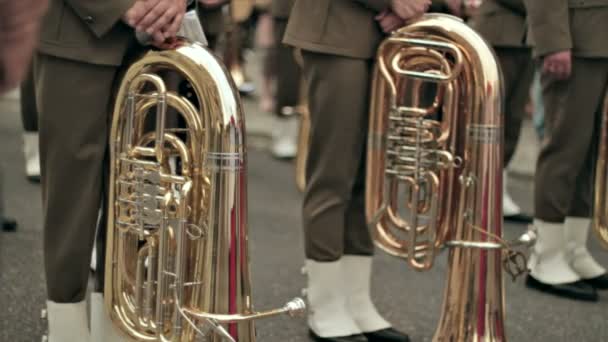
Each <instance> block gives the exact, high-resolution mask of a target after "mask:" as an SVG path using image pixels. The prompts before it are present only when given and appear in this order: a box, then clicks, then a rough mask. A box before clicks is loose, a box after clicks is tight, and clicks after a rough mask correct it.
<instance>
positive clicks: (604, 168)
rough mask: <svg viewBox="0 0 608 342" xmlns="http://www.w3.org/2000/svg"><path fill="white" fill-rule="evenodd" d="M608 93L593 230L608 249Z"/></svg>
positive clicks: (601, 127) (597, 167)
mask: <svg viewBox="0 0 608 342" xmlns="http://www.w3.org/2000/svg"><path fill="white" fill-rule="evenodd" d="M607 180H608V92H607V93H606V96H605V97H604V108H603V111H602V123H601V126H600V142H599V147H598V156H597V161H596V165H595V189H594V191H595V192H594V203H593V230H594V231H595V233H596V235H597V237H598V238H599V239H600V242H601V243H602V245H603V246H604V247H605V248H608V181H607Z"/></svg>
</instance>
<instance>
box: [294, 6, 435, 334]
mask: <svg viewBox="0 0 608 342" xmlns="http://www.w3.org/2000/svg"><path fill="white" fill-rule="evenodd" d="M429 4H430V1H426V0H422V1H418V0H396V1H388V0H358V1H352V0H314V1H313V0H297V1H296V3H295V5H294V8H293V10H292V12H291V17H290V19H289V24H288V27H287V33H286V34H285V42H286V43H287V44H290V45H293V46H295V47H297V48H300V49H302V56H303V74H304V78H305V80H306V87H307V89H306V90H307V92H308V96H309V106H310V120H311V133H310V134H311V136H310V146H309V151H310V152H309V157H308V159H307V164H306V184H307V185H306V190H305V195H304V204H303V221H304V222H303V225H304V236H305V244H306V245H305V251H306V259H307V260H306V270H307V273H308V289H307V296H308V301H309V311H308V312H309V317H308V326H309V328H310V330H309V332H310V335H311V336H312V337H313V338H314V339H315V340H316V341H366V340H367V341H409V338H408V337H407V335H405V334H403V333H400V332H398V331H396V330H394V329H393V328H391V325H390V323H388V322H387V321H386V320H384V318H382V316H380V314H379V313H378V312H377V310H376V308H375V306H374V304H373V303H372V301H371V299H370V276H371V266H372V257H371V256H372V254H373V252H374V248H373V243H372V240H371V237H370V233H369V231H368V229H367V226H366V222H365V221H366V220H365V203H364V202H365V193H364V192H365V189H364V182H365V159H366V153H365V151H366V148H365V145H366V144H365V143H366V138H367V124H368V118H369V115H368V111H369V93H370V88H371V69H372V66H373V59H374V57H375V54H376V50H377V48H378V45H379V43H380V41H381V40H382V39H383V38H384V36H385V35H384V33H383V31H384V32H390V31H392V30H394V29H396V28H398V27H400V26H402V25H403V19H408V18H411V17H414V16H417V15H420V14H422V13H423V12H424V11H426V10H427V9H428V6H429Z"/></svg>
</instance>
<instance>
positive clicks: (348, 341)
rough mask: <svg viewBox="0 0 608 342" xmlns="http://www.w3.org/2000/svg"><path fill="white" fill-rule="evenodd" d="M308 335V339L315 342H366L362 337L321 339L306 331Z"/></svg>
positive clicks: (312, 332) (310, 331)
mask: <svg viewBox="0 0 608 342" xmlns="http://www.w3.org/2000/svg"><path fill="white" fill-rule="evenodd" d="M308 335H310V338H312V340H313V341H317V342H367V338H365V336H363V335H350V336H338V337H321V336H319V335H317V334H315V332H314V331H312V330H310V329H308Z"/></svg>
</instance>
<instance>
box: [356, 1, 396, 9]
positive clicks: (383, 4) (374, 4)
mask: <svg viewBox="0 0 608 342" xmlns="http://www.w3.org/2000/svg"><path fill="white" fill-rule="evenodd" d="M353 1H355V2H358V3H360V4H363V5H364V6H366V7H369V8H371V9H373V10H375V11H376V12H382V11H384V10H385V9H387V8H389V7H390V6H391V0H353Z"/></svg>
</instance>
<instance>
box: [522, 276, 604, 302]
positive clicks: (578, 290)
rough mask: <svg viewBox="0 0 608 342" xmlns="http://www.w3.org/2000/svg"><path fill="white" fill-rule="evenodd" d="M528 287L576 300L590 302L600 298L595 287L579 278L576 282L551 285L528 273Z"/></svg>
mask: <svg viewBox="0 0 608 342" xmlns="http://www.w3.org/2000/svg"><path fill="white" fill-rule="evenodd" d="M526 287H528V288H530V289H534V290H538V291H541V292H545V293H550V294H553V295H556V296H560V297H564V298H570V299H575V300H583V301H588V302H597V301H598V300H599V297H598V295H597V291H596V290H595V288H593V286H591V285H589V284H587V283H586V282H585V281H584V280H579V281H576V282H574V283H567V284H556V285H550V284H545V283H541V282H540V281H538V280H536V279H534V277H532V276H531V275H528V276H527V277H526Z"/></svg>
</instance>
